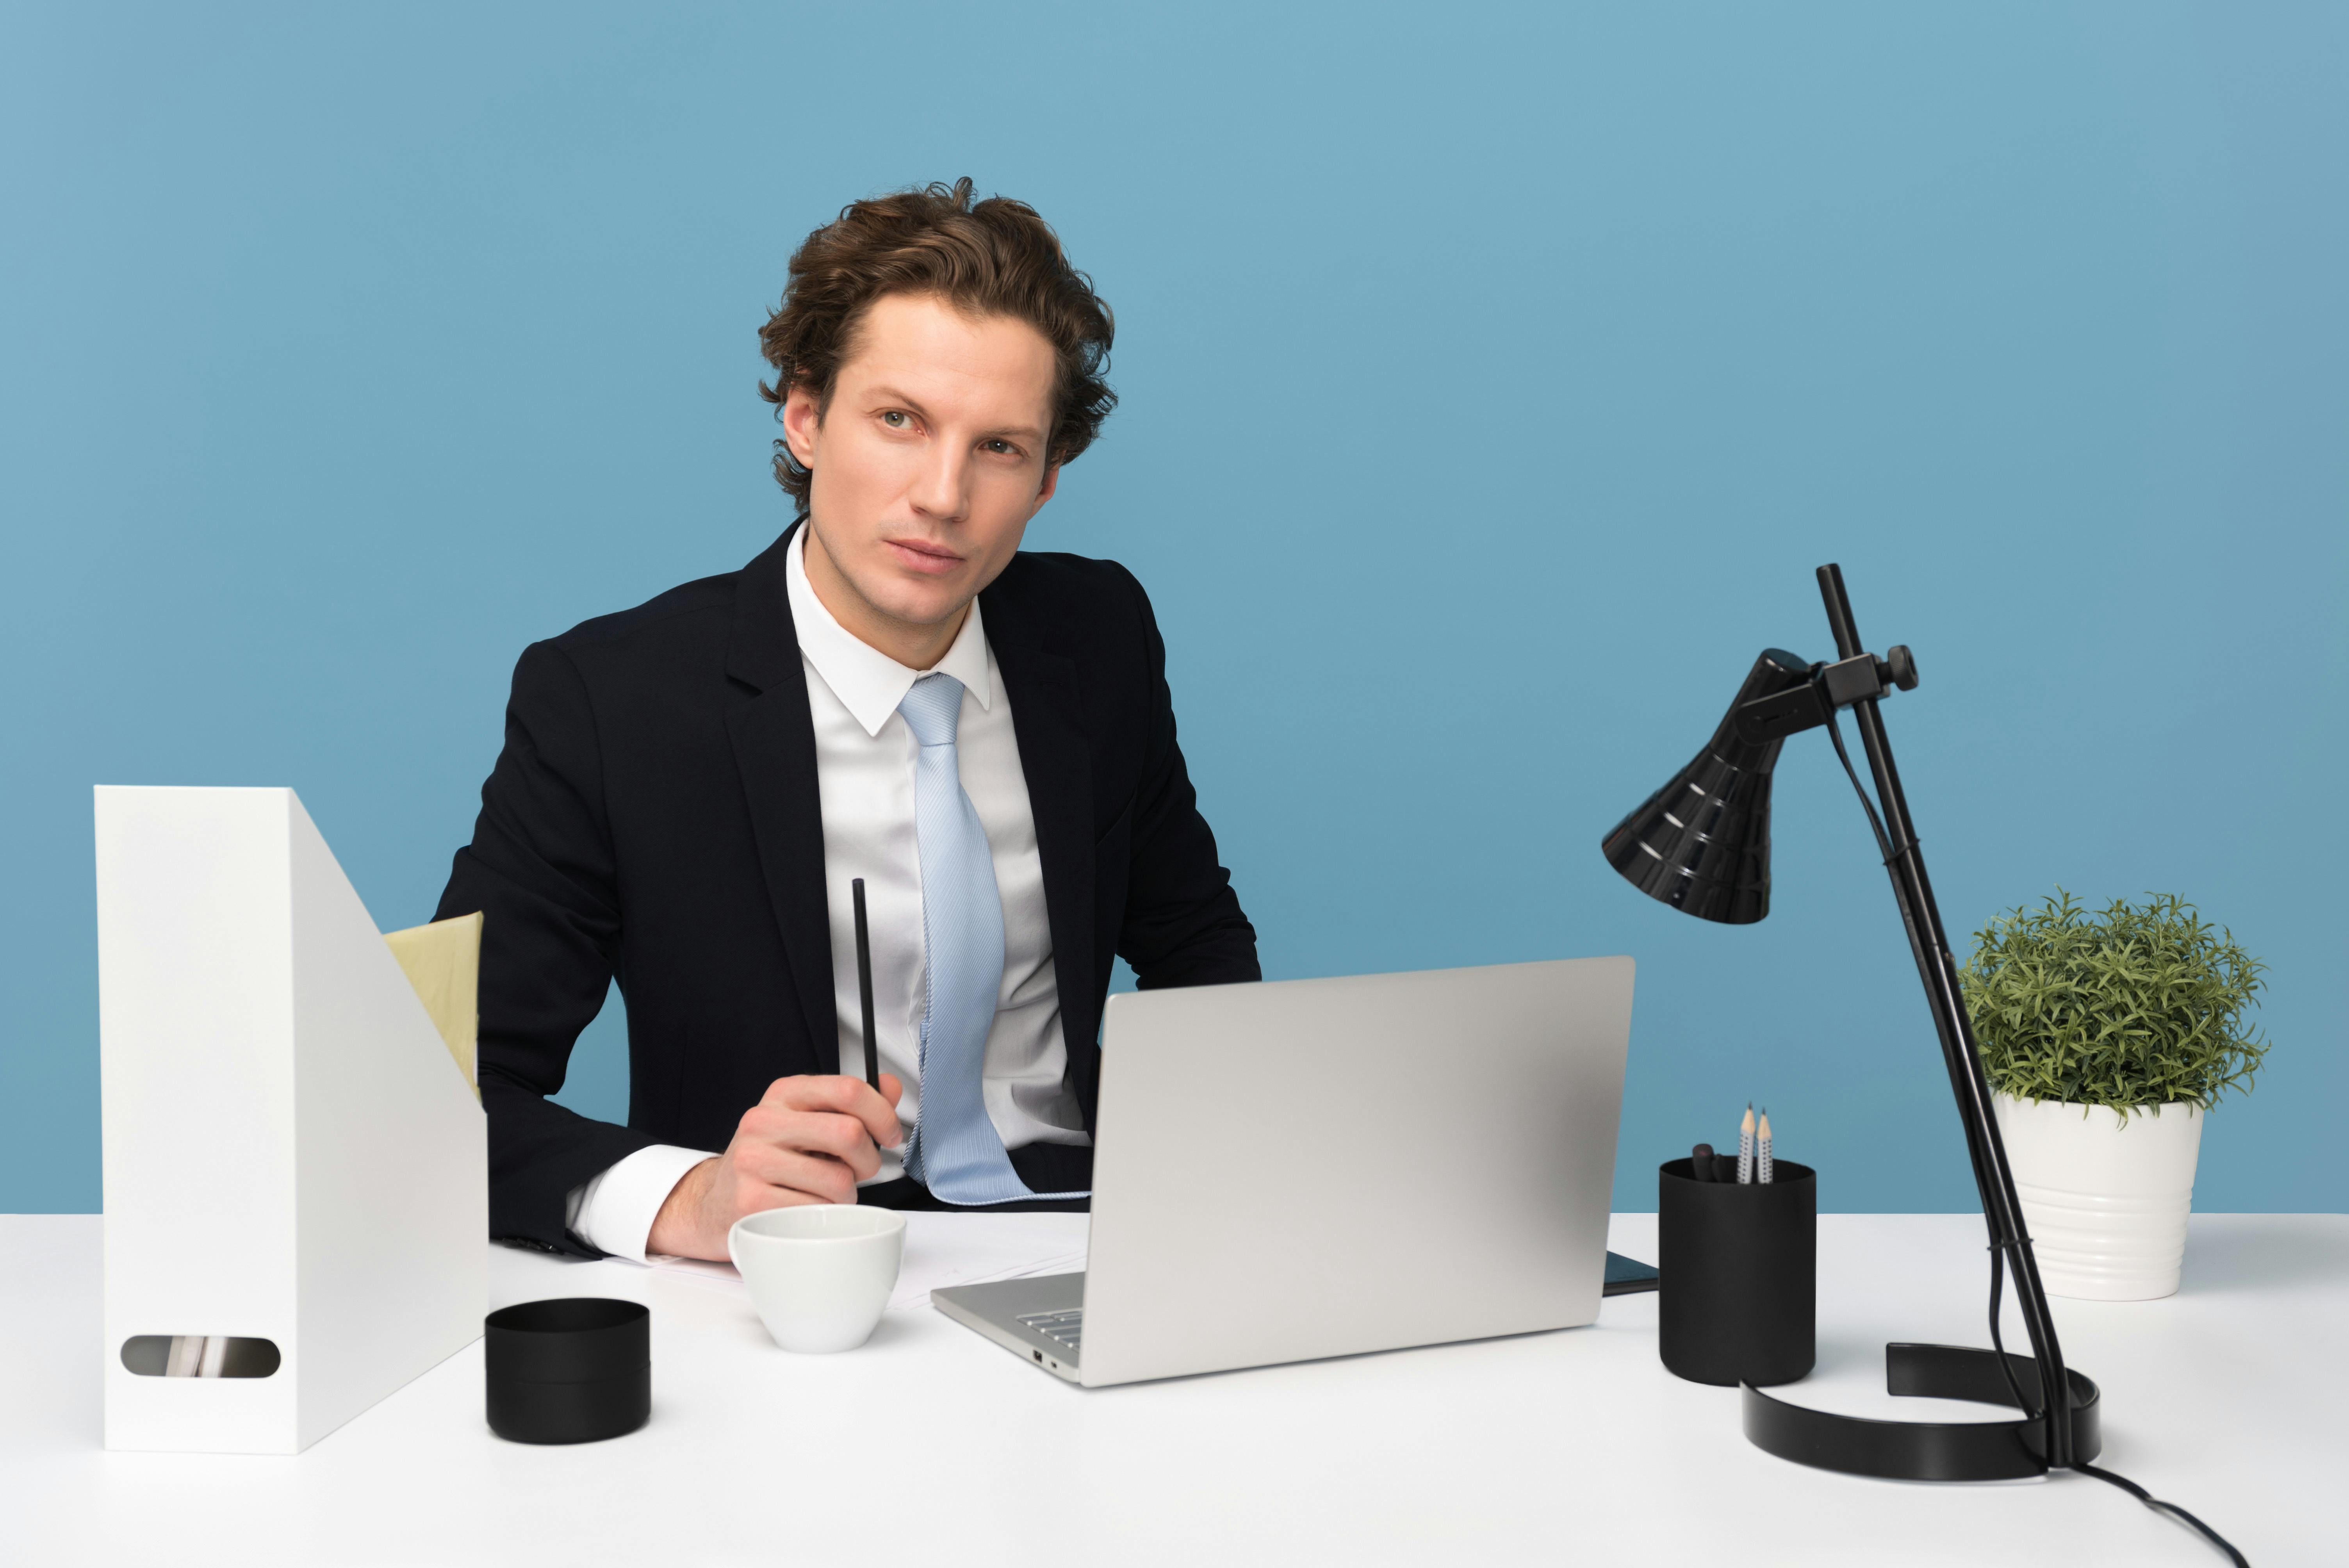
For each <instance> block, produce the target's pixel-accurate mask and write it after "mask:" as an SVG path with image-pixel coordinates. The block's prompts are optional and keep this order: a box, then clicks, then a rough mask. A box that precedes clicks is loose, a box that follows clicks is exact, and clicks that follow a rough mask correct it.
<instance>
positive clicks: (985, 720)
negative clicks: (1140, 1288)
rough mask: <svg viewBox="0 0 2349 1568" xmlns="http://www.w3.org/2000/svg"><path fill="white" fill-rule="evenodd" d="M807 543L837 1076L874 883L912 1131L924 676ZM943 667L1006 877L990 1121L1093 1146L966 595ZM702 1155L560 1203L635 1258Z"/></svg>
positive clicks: (800, 564) (810, 670)
mask: <svg viewBox="0 0 2349 1568" xmlns="http://www.w3.org/2000/svg"><path fill="white" fill-rule="evenodd" d="M807 536H808V531H807V530H806V529H805V528H804V527H802V529H801V530H800V531H799V532H798V533H797V534H796V535H795V536H794V537H793V538H792V545H791V550H790V552H789V560H788V562H787V564H786V568H785V579H786V582H787V583H788V584H789V588H788V592H789V593H790V597H791V608H792V624H793V625H794V626H795V627H796V628H797V629H798V632H799V643H800V663H801V664H802V665H804V666H805V668H806V670H807V687H808V708H809V711H810V714H811V716H812V717H813V719H814V722H815V759H816V760H815V771H816V791H817V798H818V799H819V801H820V802H821V803H822V806H823V869H824V885H825V890H826V895H827V898H828V899H829V902H830V904H831V912H832V968H833V1005H834V1006H835V1007H836V1008H837V1009H838V1012H839V1016H840V1070H841V1071H843V1073H848V1074H851V1075H853V1076H854V1075H861V1074H862V1073H863V1071H864V1037H863V1022H862V1018H861V1012H862V1009H861V1007H860V1005H859V1003H858V999H857V994H856V923H855V914H854V904H853V903H851V900H850V892H849V882H850V880H851V879H852V878H854V877H863V878H864V902H865V912H866V916H867V923H868V927H869V930H870V933H871V937H872V944H873V1017H874V1035H876V1036H877V1037H879V1038H878V1045H879V1050H880V1057H881V1066H882V1068H883V1070H885V1071H887V1072H892V1073H895V1074H896V1075H897V1078H899V1080H900V1081H902V1082H903V1083H904V1084H905V1099H902V1100H901V1101H899V1102H898V1106H897V1115H898V1118H899V1119H900V1120H901V1121H902V1122H903V1123H904V1124H905V1126H906V1127H907V1128H909V1129H910V1128H911V1127H912V1126H913V1124H914V1119H915V1118H916V1116H917V1115H918V1114H919V1113H920V1109H921V1093H922V1089H921V1074H920V1068H919V1066H918V1063H919V1059H920V1046H919V1041H920V1032H921V1026H922V1005H923V999H924V984H925V978H924V971H923V960H922V862H921V855H920V852H919V847H918V845H917V844H916V840H915V836H914V755H915V752H916V750H917V749H919V748H918V747H917V746H916V743H915V740H914V734H913V731H912V730H911V729H909V728H907V727H906V725H905V718H904V717H903V716H901V715H900V714H899V713H898V712H897V704H898V703H899V701H901V700H902V699H903V698H904V697H905V693H906V691H907V690H908V689H909V688H910V687H911V686H913V684H914V682H915V680H916V678H918V677H919V676H921V675H922V674H923V672H922V671H919V670H914V669H908V668H907V667H906V666H905V665H901V664H899V663H898V662H897V661H896V660H895V659H893V658H891V657H889V655H886V654H884V653H882V652H880V651H879V650H878V649H875V648H873V647H869V646H867V645H865V644H864V643H862V642H860V641H858V640H857V639H856V637H855V636H854V635H853V634H850V633H849V632H848V630H847V629H846V628H844V627H843V626H842V625H841V624H840V623H839V622H838V621H835V620H833V616H832V612H831V611H829V610H826V609H825V608H824V607H823V602H822V601H821V600H819V599H817V597H816V596H815V590H814V589H813V588H812V586H810V585H809V583H808V577H807V562H806V550H807ZM936 669H937V670H938V671H939V673H941V674H944V675H949V676H954V677H955V679H957V680H958V681H960V682H961V683H962V685H963V699H962V717H961V720H960V727H959V729H958V732H957V737H956V751H957V756H958V759H959V761H960V763H961V768H962V787H963V790H964V792H965V793H966V794H968V796H969V797H970V803H971V805H972V807H973V808H975V809H976V810H978V820H979V821H980V822H981V823H983V824H985V826H986V828H987V845H988V850H989V851H991V852H992V854H993V858H994V861H995V884H996V888H997V891H998V892H999V893H1000V894H1001V896H1002V899H1003V985H1002V989H1001V990H1000V991H999V992H998V993H997V995H996V1003H995V1025H994V1027H992V1028H991V1029H989V1030H988V1036H987V1066H986V1071H985V1074H984V1077H983V1079H982V1082H981V1089H982V1092H983V1094H984V1095H985V1098H986V1101H987V1114H988V1119H989V1120H990V1121H992V1122H993V1123H994V1124H995V1130H996V1131H997V1132H998V1133H999V1134H1000V1135H1001V1136H1002V1139H1003V1146H1004V1147H1005V1148H1006V1149H1019V1148H1023V1147H1025V1146H1026V1145H1028V1144H1030V1143H1071V1144H1085V1143H1088V1142H1090V1141H1091V1140H1090V1139H1089V1138H1087V1136H1086V1135H1085V1131H1084V1120H1083V1117H1082V1115H1081V1111H1080V1109H1079V1108H1078V1105H1077V1099H1076V1096H1075V1095H1074V1094H1073V1093H1071V1091H1070V1089H1069V1087H1068V1084H1067V1068H1068V1047H1067V1045H1066V1043H1065V1042H1064V1041H1063V1040H1062V1039H1061V993H1060V986H1059V984H1058V981H1057V980H1056V978H1055V976H1054V975H1053V972H1052V933H1051V928H1050V923H1049V922H1048V921H1047V919H1046V915H1045V909H1044V866H1043V861H1041V859H1040V858H1039V856H1038V854H1037V852H1036V819H1035V816H1034V813H1033V812H1032V810H1030V806H1029V803H1028V779H1027V775H1026V774H1025V773H1023V772H1022V771H1021V769H1020V767H1019V738H1018V736H1017V735H1016V734H1015V733H1014V732H1013V730H1012V727H1011V702H1010V699H1009V697H1008V696H1005V694H1004V690H1003V676H1002V675H1001V673H1000V672H999V670H998V669H997V668H996V664H995V654H994V651H993V650H992V649H990V648H989V647H988V645H987V631H986V627H985V625H984V624H983V623H982V621H981V619H980V615H979V607H978V601H976V600H974V601H972V603H971V606H970V614H969V615H968V617H967V618H966V619H965V620H964V622H963V624H962V631H961V632H960V633H959V634H957V636H956V637H955V640H954V645H953V646H952V647H950V648H948V649H947V655H946V657H944V658H942V659H940V660H939V661H938V663H937V665H936ZM742 1109H745V1110H748V1109H750V1107H748V1106H744V1107H743V1108H742ZM707 1159H709V1152H708V1151H706V1150H698V1149H680V1148H678V1147H676V1146H674V1145H671V1144H655V1145H653V1146H652V1147H651V1148H649V1149H641V1150H637V1151H636V1153H634V1154H631V1155H629V1156H628V1157H627V1158H626V1159H625V1160H622V1161H619V1162H618V1163H617V1164H616V1165H614V1166H612V1167H611V1168H610V1169H609V1170H606V1171H604V1172H602V1173H601V1174H600V1175H598V1176H596V1177H595V1179H594V1180H592V1181H588V1182H587V1183H586V1184H585V1185H584V1186H582V1187H578V1188H575V1189H574V1190H573V1191H572V1192H571V1194H570V1202H569V1203H568V1204H567V1205H566V1207H567V1209H568V1211H569V1212H568V1215H567V1222H568V1223H569V1225H570V1228H571V1230H572V1232H573V1233H574V1234H575V1235H577V1236H578V1237H579V1238H580V1239H581V1240H582V1241H585V1242H586V1243H588V1244H590V1245H591V1246H595V1247H598V1248H600V1249H602V1250H603V1251H605V1252H607V1253H614V1254H616V1255H617V1256H620V1257H626V1258H635V1259H636V1260H638V1261H642V1260H643V1258H644V1255H645V1242H646V1239H647V1237H648V1236H649V1235H650V1234H651V1232H652V1226H653V1221H654V1219H655V1218H656V1217H657V1215H658V1214H659V1213H660V1206H661V1204H662V1203H663V1202H665V1201H666V1200H667V1197H668V1194H669V1191H670V1190H671V1189H672V1188H674V1187H675V1186H676V1185H677V1183H678V1179H679V1178H681V1177H682V1176H684V1174H685V1173H686V1172H687V1171H689V1170H691V1169H692V1168H693V1167H694V1166H695V1165H697V1164H698V1163H699V1162H700V1161H704V1160H707ZM904 1173H905V1170H904V1166H903V1165H902V1164H901V1163H900V1161H899V1159H898V1156H897V1154H896V1153H895V1152H893V1151H891V1150H882V1153H881V1169H880V1171H879V1172H878V1173H877V1174H875V1175H874V1177H873V1178H872V1181H891V1180H894V1179H895V1178H896V1177H898V1176H901V1175H903V1174H904Z"/></svg>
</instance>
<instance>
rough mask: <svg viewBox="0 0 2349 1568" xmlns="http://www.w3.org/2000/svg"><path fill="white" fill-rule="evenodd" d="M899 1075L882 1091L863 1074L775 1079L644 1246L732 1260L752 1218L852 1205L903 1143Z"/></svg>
mask: <svg viewBox="0 0 2349 1568" xmlns="http://www.w3.org/2000/svg"><path fill="white" fill-rule="evenodd" d="M904 1093H905V1086H904V1085H903V1084H901V1083H899V1082H898V1081H897V1077H896V1075H895V1073H883V1074H882V1075H881V1092H880V1093H879V1094H875V1093H874V1092H873V1088H872V1086H871V1085H870V1084H868V1083H866V1082H865V1081H864V1079H863V1078H837V1077H835V1078H816V1077H812V1076H810V1077H803V1078H777V1079H776V1080H775V1081H774V1082H773V1084H771V1085H770V1086H769V1088H768V1089H767V1094H766V1098H765V1099H761V1100H760V1101H759V1103H758V1104H756V1105H754V1106H752V1107H751V1108H750V1109H749V1110H748V1111H746V1112H744V1113H743V1116H742V1119H741V1121H740V1124H739V1125H737V1126H736V1128H735V1129H734V1140H733V1141H732V1142H730V1143H729V1144H728V1145H727V1146H726V1152H725V1153H723V1154H721V1155H719V1157H718V1158H717V1159H715V1160H705V1161H702V1162H701V1163H700V1164H698V1165H697V1166H695V1167H694V1168H693V1169H692V1170H690V1171H687V1172H686V1173H685V1175H684V1176H683V1177H682V1178H680V1179H679V1180H678V1184H677V1185H676V1186H675V1187H673V1188H671V1189H670V1190H669V1195H668V1201H667V1202H665V1203H663V1204H662V1205H661V1211H660V1213H659V1215H658V1217H657V1218H656V1219H655V1220H654V1221H653V1231H652V1234H651V1236H650V1237H648V1238H647V1241H646V1243H645V1250H646V1251H647V1252H652V1253H667V1255H668V1256H670V1257H678V1258H709V1259H711V1260H713V1261H716V1262H719V1263H723V1262H724V1261H725V1259H726V1233H727V1232H728V1231H730V1230H732V1229H733V1228H734V1222H735V1221H737V1220H739V1219H740V1218H741V1217H742V1216H743V1215H745V1214H755V1213H758V1212H761V1210H766V1209H781V1208H788V1207H790V1206H791V1205H792V1204H794V1203H854V1202H856V1183H857V1182H859V1181H863V1180H864V1178H865V1177H867V1176H870V1175H872V1174H873V1173H874V1171H878V1170H880V1169H881V1152H880V1151H881V1150H883V1149H895V1148H896V1147H897V1146H898V1144H899V1143H900V1142H901V1141H902V1140H903V1134H901V1133H900V1132H899V1131H898V1129H897V1099H898V1097H899V1096H901V1095H903V1094H904Z"/></svg>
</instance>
